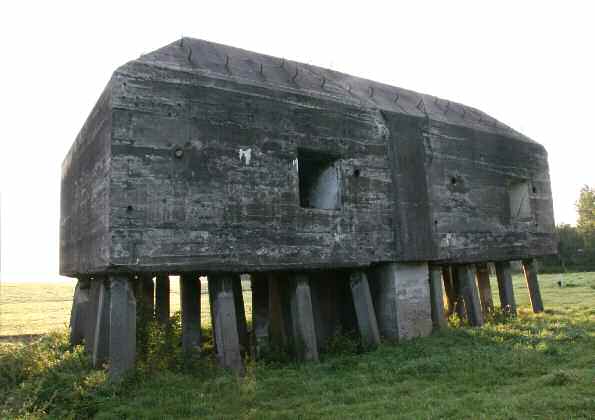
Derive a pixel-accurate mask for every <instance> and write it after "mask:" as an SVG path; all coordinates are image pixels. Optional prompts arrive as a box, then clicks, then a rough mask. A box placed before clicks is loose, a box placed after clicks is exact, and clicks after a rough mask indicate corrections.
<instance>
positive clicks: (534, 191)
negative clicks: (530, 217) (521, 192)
mask: <svg viewBox="0 0 595 420" xmlns="http://www.w3.org/2000/svg"><path fill="white" fill-rule="evenodd" d="M531 191H533V194H535V193H537V188H535V186H533V188H531Z"/></svg>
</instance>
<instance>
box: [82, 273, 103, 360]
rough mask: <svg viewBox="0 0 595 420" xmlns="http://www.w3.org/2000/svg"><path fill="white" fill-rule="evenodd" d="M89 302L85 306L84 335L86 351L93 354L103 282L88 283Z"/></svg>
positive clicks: (92, 280)
mask: <svg viewBox="0 0 595 420" xmlns="http://www.w3.org/2000/svg"><path fill="white" fill-rule="evenodd" d="M88 285H89V286H88V289H87V302H86V304H85V305H84V306H83V320H82V322H83V335H84V340H85V351H86V352H87V353H89V354H92V352H93V345H94V342H95V327H96V326H97V307H98V306H99V288H100V285H101V281H100V280H97V279H91V280H90V281H89V283H88Z"/></svg>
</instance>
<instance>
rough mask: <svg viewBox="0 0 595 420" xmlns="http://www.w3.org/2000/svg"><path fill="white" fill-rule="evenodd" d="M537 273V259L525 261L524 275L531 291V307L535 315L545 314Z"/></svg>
mask: <svg viewBox="0 0 595 420" xmlns="http://www.w3.org/2000/svg"><path fill="white" fill-rule="evenodd" d="M537 271H538V270H537V262H536V261H535V258H530V259H526V260H523V274H524V275H525V281H526V282H527V289H528V290H529V299H530V300H531V307H532V308H533V312H535V313H539V312H543V300H542V299H541V291H540V289H539V280H538V276H537Z"/></svg>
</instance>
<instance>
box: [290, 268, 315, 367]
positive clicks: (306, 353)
mask: <svg viewBox="0 0 595 420" xmlns="http://www.w3.org/2000/svg"><path fill="white" fill-rule="evenodd" d="M289 288H290V290H289V293H290V294H289V305H290V311H291V326H292V339H293V346H294V350H295V352H296V355H297V357H298V358H299V359H300V360H305V361H317V360H318V343H317V338H316V327H315V323H314V312H313V309H312V295H311V291H310V282H309V280H308V277H307V276H306V275H305V274H303V273H295V274H292V275H291V277H290V285H289Z"/></svg>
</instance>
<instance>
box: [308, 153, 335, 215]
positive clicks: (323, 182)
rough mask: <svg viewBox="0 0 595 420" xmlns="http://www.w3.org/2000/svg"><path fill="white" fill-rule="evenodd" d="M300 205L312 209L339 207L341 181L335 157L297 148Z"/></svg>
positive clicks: (333, 208)
mask: <svg viewBox="0 0 595 420" xmlns="http://www.w3.org/2000/svg"><path fill="white" fill-rule="evenodd" d="M298 175H299V181H300V183H299V188H300V206H301V207H306V208H314V209H331V210H337V209H340V208H341V194H340V191H341V185H340V184H341V182H340V176H339V164H338V160H337V158H336V157H334V156H331V155H329V154H327V153H322V152H317V151H313V150H304V149H298Z"/></svg>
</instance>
